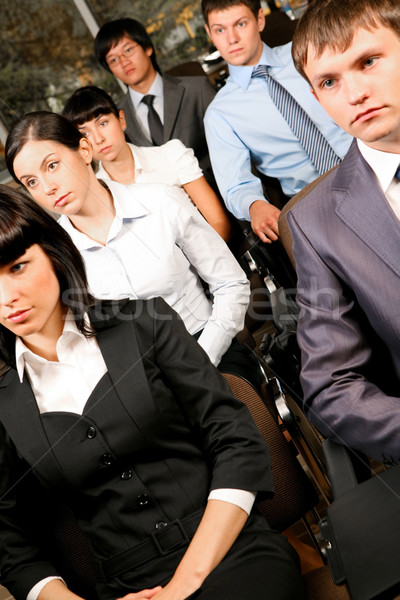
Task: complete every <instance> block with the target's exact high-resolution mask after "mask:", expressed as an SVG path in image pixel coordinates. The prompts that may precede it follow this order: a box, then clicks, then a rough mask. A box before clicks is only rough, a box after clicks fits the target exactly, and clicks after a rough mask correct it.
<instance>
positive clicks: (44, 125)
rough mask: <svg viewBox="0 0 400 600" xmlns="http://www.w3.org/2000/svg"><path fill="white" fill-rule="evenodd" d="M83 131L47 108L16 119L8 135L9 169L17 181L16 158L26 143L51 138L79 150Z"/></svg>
mask: <svg viewBox="0 0 400 600" xmlns="http://www.w3.org/2000/svg"><path fill="white" fill-rule="evenodd" d="M83 137H84V135H83V133H81V132H80V131H79V129H78V128H77V127H75V125H74V124H73V123H71V121H69V120H68V119H67V118H66V117H63V116H62V115H58V114H56V113H52V112H48V111H45V110H38V111H35V112H30V113H27V114H26V115H24V116H23V117H22V118H20V119H19V120H18V121H16V122H15V123H14V124H13V125H12V126H11V128H10V131H9V133H8V136H7V141H6V148H5V159H6V165H7V169H8V170H9V172H10V174H11V175H12V176H13V178H14V179H15V181H16V182H17V183H20V181H19V180H18V177H17V176H16V174H15V171H14V160H15V157H16V156H17V154H18V153H19V152H20V151H21V150H22V148H23V147H24V146H25V144H26V143H27V142H28V141H30V140H34V141H40V140H44V141H46V140H49V141H52V142H58V143H59V144H62V145H63V146H67V147H68V148H70V150H78V148H79V143H80V140H81V139H82V138H83Z"/></svg>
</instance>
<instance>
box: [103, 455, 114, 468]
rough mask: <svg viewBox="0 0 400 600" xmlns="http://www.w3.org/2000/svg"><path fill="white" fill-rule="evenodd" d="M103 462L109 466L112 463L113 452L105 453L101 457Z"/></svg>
mask: <svg viewBox="0 0 400 600" xmlns="http://www.w3.org/2000/svg"><path fill="white" fill-rule="evenodd" d="M101 462H102V463H103V465H106V466H107V467H109V466H110V465H111V463H112V456H111V454H103V456H102V457H101Z"/></svg>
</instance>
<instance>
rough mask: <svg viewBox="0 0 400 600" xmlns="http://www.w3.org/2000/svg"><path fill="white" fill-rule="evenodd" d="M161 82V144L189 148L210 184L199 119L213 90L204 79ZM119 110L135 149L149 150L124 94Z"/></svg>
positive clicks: (205, 144) (127, 95)
mask: <svg viewBox="0 0 400 600" xmlns="http://www.w3.org/2000/svg"><path fill="white" fill-rule="evenodd" d="M163 82H164V142H168V141H169V140H173V139H178V140H181V142H182V143H183V144H184V145H185V146H186V147H187V148H193V150H194V153H195V155H196V157H197V160H198V161H199V163H200V167H201V168H202V169H203V172H204V176H205V177H206V179H207V180H210V178H211V180H213V175H212V171H211V166H210V159H209V156H208V147H207V142H206V137H205V133H204V125H203V118H204V113H205V112H206V109H207V106H208V105H209V104H210V102H211V100H212V99H213V98H214V96H215V90H214V88H213V87H212V85H211V84H210V82H209V80H208V78H207V77H201V76H199V77H171V75H163ZM119 107H120V108H122V109H123V111H124V112H125V117H126V125H127V128H126V135H127V137H128V138H129V141H130V142H132V144H135V145H136V146H151V145H152V144H151V142H149V140H148V139H147V138H146V137H145V136H144V135H143V133H142V130H141V127H140V125H139V123H138V121H137V119H136V115H135V110H134V108H133V105H132V102H131V100H130V97H129V94H126V96H124V98H123V99H122V100H121V102H120V104H119Z"/></svg>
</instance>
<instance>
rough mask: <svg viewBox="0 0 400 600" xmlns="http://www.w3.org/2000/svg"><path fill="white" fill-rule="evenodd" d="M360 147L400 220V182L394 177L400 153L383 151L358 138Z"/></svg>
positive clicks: (399, 161)
mask: <svg viewBox="0 0 400 600" xmlns="http://www.w3.org/2000/svg"><path fill="white" fill-rule="evenodd" d="M357 144H358V148H359V150H360V152H361V154H362V155H363V157H364V158H365V160H366V161H367V163H368V164H369V166H370V167H371V169H372V170H373V172H374V173H375V175H376V177H377V180H378V183H379V185H380V187H381V189H382V191H383V193H384V194H385V196H386V198H387V201H388V202H389V204H390V206H391V207H392V210H393V212H394V214H395V215H396V217H397V218H398V219H399V220H400V183H399V182H398V181H396V180H395V179H394V176H395V174H396V171H397V169H398V168H399V165H400V154H394V153H392V152H382V150H376V149H375V148H371V147H370V146H367V145H366V144H364V142H362V141H361V140H357Z"/></svg>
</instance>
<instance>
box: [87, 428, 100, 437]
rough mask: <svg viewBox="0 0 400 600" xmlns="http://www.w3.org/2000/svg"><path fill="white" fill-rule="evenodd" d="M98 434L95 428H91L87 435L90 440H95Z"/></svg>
mask: <svg viewBox="0 0 400 600" xmlns="http://www.w3.org/2000/svg"><path fill="white" fill-rule="evenodd" d="M96 434H97V431H96V429H95V428H94V427H89V428H88V430H87V432H86V435H87V437H88V438H89V440H92V439H93V438H95V437H96Z"/></svg>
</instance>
